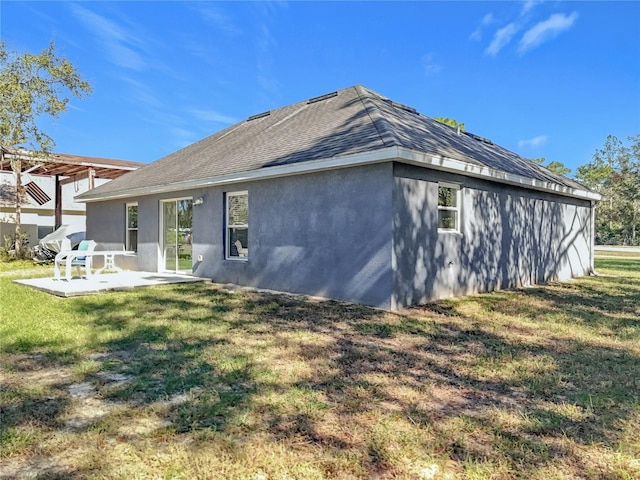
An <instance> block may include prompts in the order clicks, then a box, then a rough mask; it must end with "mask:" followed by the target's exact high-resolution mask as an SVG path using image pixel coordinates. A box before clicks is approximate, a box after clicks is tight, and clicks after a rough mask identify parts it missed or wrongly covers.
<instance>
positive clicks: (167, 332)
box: [0, 258, 640, 480]
mask: <svg viewBox="0 0 640 480" xmlns="http://www.w3.org/2000/svg"><path fill="white" fill-rule="evenodd" d="M596 267H597V269H598V271H599V273H600V276H596V277H589V278H583V279H578V280H575V281H571V282H567V283H558V284H552V285H549V286H546V287H538V288H529V289H524V290H516V291H509V292H497V293H493V294H486V295H477V296H471V297H466V298H460V299H452V300H448V301H443V302H437V303H434V304H430V305H427V306H425V307H421V308H415V309H410V310H407V311H403V312H401V313H398V314H396V313H388V312H382V311H379V310H373V309H369V308H366V307H361V306H357V305H350V304H344V303H339V302H333V301H317V300H309V299H304V298H300V297H292V296H285V295H283V296H278V295H273V294H259V293H255V292H230V291H227V290H224V289H222V288H221V287H219V286H216V285H214V284H206V283H203V284H189V285H173V286H165V287H154V288H148V289H141V290H136V291H130V292H120V293H110V294H105V295H99V296H93V297H79V298H72V299H60V298H56V297H52V296H49V295H47V294H44V293H40V292H37V291H33V290H30V289H27V288H25V287H22V286H18V285H16V284H14V283H12V280H13V279H14V278H19V277H21V276H33V275H34V270H32V269H33V268H34V267H32V266H29V265H22V266H20V268H18V269H16V270H13V271H11V270H10V269H8V268H7V267H3V266H2V265H0V270H1V271H2V274H1V275H0V291H1V293H2V302H1V307H0V308H1V310H0V317H1V321H0V339H1V340H0V479H3V478H42V479H80V478H82V479H107V478H108V479H130V478H136V479H146V478H149V479H152V478H153V479H157V478H163V479H192V478H202V479H206V478H215V479H225V478H228V479H252V480H266V479H285V478H287V479H324V478H331V479H333V478H337V479H368V478H379V479H386V478H394V479H396V478H406V479H431V478H433V479H458V478H461V479H489V478H491V479H512V478H522V479H570V478H580V479H604V478H611V479H634V478H640V397H639V395H640V259H637V258H625V259H617V258H599V259H597V263H596ZM26 269H28V270H26ZM24 272H29V273H28V274H26V273H24ZM38 272H43V271H42V270H38V269H36V270H35V273H36V274H37V273H38Z"/></svg>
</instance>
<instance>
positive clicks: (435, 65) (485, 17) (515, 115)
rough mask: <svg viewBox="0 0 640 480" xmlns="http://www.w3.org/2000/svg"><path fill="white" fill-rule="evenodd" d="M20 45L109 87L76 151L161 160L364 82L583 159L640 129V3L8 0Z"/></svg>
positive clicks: (98, 86)
mask: <svg viewBox="0 0 640 480" xmlns="http://www.w3.org/2000/svg"><path fill="white" fill-rule="evenodd" d="M0 15H1V16H0V36H1V38H2V40H3V41H4V42H6V43H7V44H8V48H9V49H12V50H17V51H32V52H36V51H40V50H42V49H43V48H45V47H46V46H47V45H48V43H49V41H51V40H52V39H54V40H55V43H56V47H57V50H58V52H59V53H61V54H63V55H65V56H66V57H67V58H68V59H69V60H71V61H72V62H73V63H74V64H75V65H76V66H77V67H78V69H79V70H80V72H81V74H82V75H83V76H84V78H85V79H87V80H88V81H89V82H90V83H91V85H92V86H93V89H94V92H93V94H92V95H91V96H90V97H88V98H86V99H84V100H77V99H73V100H72V102H71V105H70V108H69V110H68V111H67V112H65V113H64V114H63V115H62V117H61V118H60V119H59V120H58V121H57V122H56V123H55V124H50V123H48V122H43V123H42V127H43V128H45V130H46V131H47V132H48V133H49V134H50V135H51V136H53V138H54V139H55V141H56V143H57V146H56V148H55V150H56V151H57V152H61V153H73V154H79V155H88V156H96V157H106V158H117V159H125V160H136V161H142V162H151V161H154V160H157V159H158V158H161V157H163V156H164V155H167V154H169V153H171V152H173V151H175V150H177V149H179V148H182V147H184V146H186V145H188V144H190V143H193V142H195V141H197V140H199V139H201V138H203V137H206V136H208V135H210V134H212V133H214V132H216V131H218V130H221V129H223V128H225V127H227V126H229V125H231V124H233V123H235V122H238V121H241V120H243V119H246V118H247V117H249V116H250V115H253V114H257V113H261V112H263V111H266V110H270V109H274V108H278V107H281V106H284V105H288V104H290V103H294V102H298V101H302V100H306V99H308V98H311V97H315V96H318V95H322V94H325V93H329V92H331V91H334V90H338V89H340V88H345V87H348V86H351V85H355V84H362V85H365V86H366V87H368V88H370V89H372V90H375V91H377V92H379V93H381V94H382V95H385V96H387V97H390V98H392V99H393V100H396V101H398V102H401V103H404V104H407V105H410V106H412V107H414V108H416V109H417V110H418V111H419V112H421V113H423V114H425V115H428V116H431V117H434V116H436V117H437V116H440V117H450V118H455V119H457V120H458V121H460V122H464V123H465V125H466V128H467V130H468V131H470V132H473V133H476V134H478V135H481V136H483V137H487V138H490V139H491V140H492V141H494V142H496V143H498V144H500V145H502V146H504V147H506V148H508V149H510V150H513V151H515V152H517V153H519V154H521V155H523V156H525V157H545V158H546V159H547V160H548V161H551V160H558V161H561V162H564V163H565V164H566V165H567V166H568V167H570V168H572V169H573V170H574V171H575V168H576V167H577V166H579V165H582V164H585V163H587V162H589V161H590V160H591V157H592V155H593V153H594V151H595V150H596V149H597V148H599V147H601V146H602V145H603V144H604V141H605V139H606V137H607V135H609V134H613V135H616V136H617V137H619V138H621V139H626V137H628V136H630V135H635V134H637V133H640V2H638V1H634V2H573V1H568V2H566V1H565V2H563V1H553V2H541V1H526V2H525V1H521V2H455V1H454V2H364V1H362V2H298V1H293V2H204V1H198V2H169V1H141V2H129V1H126V2H125V1H116V2H89V1H85V2H53V1H47V2H31V1H29V2H25V1H22V2H15V1H6V0H4V1H2V2H0Z"/></svg>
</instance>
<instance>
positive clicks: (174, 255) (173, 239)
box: [161, 198, 193, 273]
mask: <svg viewBox="0 0 640 480" xmlns="http://www.w3.org/2000/svg"><path fill="white" fill-rule="evenodd" d="M192 214H193V201H192V200H191V199H190V198H183V199H178V200H165V201H163V202H162V222H161V223H162V225H161V230H162V231H161V239H162V267H163V268H162V270H164V271H167V272H184V273H191V269H192V265H193V261H192V256H191V227H192Z"/></svg>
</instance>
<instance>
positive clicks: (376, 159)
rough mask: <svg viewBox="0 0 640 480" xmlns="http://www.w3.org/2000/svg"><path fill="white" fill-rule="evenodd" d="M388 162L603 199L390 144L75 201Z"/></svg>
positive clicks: (579, 191)
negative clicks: (328, 156)
mask: <svg viewBox="0 0 640 480" xmlns="http://www.w3.org/2000/svg"><path fill="white" fill-rule="evenodd" d="M384 162H401V163H406V164H409V165H417V166H421V167H429V168H433V169H435V170H442V171H446V172H451V173H457V174H461V175H466V176H470V177H476V178H483V179H486V180H490V181H493V182H498V183H505V184H509V185H516V186H521V187H527V188H531V189H534V190H539V191H543V192H550V193H555V194H560V195H566V196H570V197H575V198H582V199H588V200H600V199H601V198H602V197H601V196H600V195H599V194H597V193H593V192H588V191H586V190H577V189H574V188H570V187H566V186H564V185H559V184H556V183H553V182H545V181H542V180H536V179H532V178H528V177H523V176H520V175H514V174H510V173H506V172H502V171H500V170H495V169H492V168H489V167H486V166H482V165H475V164H471V163H468V162H463V161H460V160H455V159H453V158H447V157H443V156H441V155H431V154H427V153H424V152H419V151H415V150H410V149H407V148H402V147H387V148H381V149H379V150H374V151H372V152H367V153H357V154H353V155H345V156H340V157H332V158H329V159H322V160H313V161H309V162H303V163H296V164H291V165H280V166H276V167H269V168H265V169H261V170H250V171H247V172H239V173H233V174H227V175H220V176H216V177H209V178H203V179H197V180H190V181H186V182H179V183H173V184H169V185H159V186H154V187H144V188H137V189H133V190H128V191H126V192H120V193H114V194H105V195H100V194H98V195H96V196H91V192H87V193H85V194H83V195H82V197H83V198H78V197H76V199H75V201H77V202H82V203H90V202H97V201H102V200H115V199H118V198H128V197H136V196H142V195H153V194H159V193H170V192H176V191H183V190H190V189H196V188H203V187H212V186H217V185H228V184H234V183H241V182H251V181H255V180H265V179H269V178H279V177H287V176H291V175H302V174H305V173H312V172H321V171H326V170H336V169H340V168H348V167H356V166H361V165H372V164H376V163H384Z"/></svg>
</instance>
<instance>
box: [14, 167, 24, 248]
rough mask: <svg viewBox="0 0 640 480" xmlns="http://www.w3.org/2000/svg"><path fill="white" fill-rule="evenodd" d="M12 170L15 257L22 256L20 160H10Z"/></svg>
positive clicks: (22, 191) (22, 190)
mask: <svg viewBox="0 0 640 480" xmlns="http://www.w3.org/2000/svg"><path fill="white" fill-rule="evenodd" d="M11 166H12V167H13V172H14V173H15V175H16V231H15V238H14V248H15V252H16V258H22V250H23V249H22V247H23V245H22V227H21V218H20V217H21V214H22V198H23V194H24V187H23V186H22V160H19V159H15V160H14V161H13V162H11Z"/></svg>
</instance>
